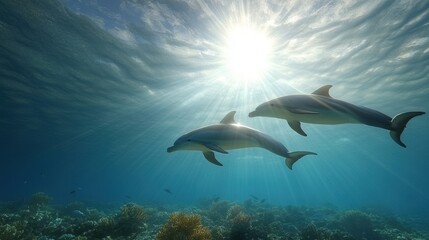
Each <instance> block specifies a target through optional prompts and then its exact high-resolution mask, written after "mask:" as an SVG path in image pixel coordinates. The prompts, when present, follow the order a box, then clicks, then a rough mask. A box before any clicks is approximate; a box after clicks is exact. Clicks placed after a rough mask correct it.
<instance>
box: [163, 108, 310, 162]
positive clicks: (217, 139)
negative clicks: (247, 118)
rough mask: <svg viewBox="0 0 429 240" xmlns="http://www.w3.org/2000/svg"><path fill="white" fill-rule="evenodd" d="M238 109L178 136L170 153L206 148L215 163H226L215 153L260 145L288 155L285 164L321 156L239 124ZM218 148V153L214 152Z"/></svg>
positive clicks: (281, 154) (206, 156)
mask: <svg viewBox="0 0 429 240" xmlns="http://www.w3.org/2000/svg"><path fill="white" fill-rule="evenodd" d="M234 115H235V111H232V112H230V113H228V114H227V115H226V116H225V117H224V118H223V119H222V121H221V122H220V124H214V125H210V126H207V127H202V128H199V129H196V130H194V131H191V132H189V133H186V134H185V135H183V136H181V137H180V138H178V139H177V140H176V141H175V142H174V145H173V146H172V147H169V148H168V149H167V152H174V151H179V150H194V151H202V152H203V155H204V157H205V158H206V159H207V160H208V161H209V162H211V163H213V164H215V165H218V166H222V164H221V163H220V162H219V161H218V160H217V159H216V158H215V155H214V152H220V153H228V152H227V151H226V150H232V149H240V148H250V147H259V148H264V149H266V150H268V151H270V152H272V153H274V154H277V155H279V156H282V157H285V158H286V160H285V163H286V165H287V166H288V167H289V169H292V165H293V164H294V163H295V162H296V161H298V160H299V159H300V158H302V157H304V156H305V155H309V154H312V155H317V154H316V153H313V152H307V151H298V152H289V151H288V150H287V148H286V147H285V146H284V145H283V144H281V143H280V142H278V141H276V140H274V139H273V138H272V137H270V136H268V135H266V134H264V133H262V132H260V131H258V130H256V129H253V128H250V127H246V126H243V125H240V124H237V123H236V122H235V120H234ZM213 151H214V152H213Z"/></svg>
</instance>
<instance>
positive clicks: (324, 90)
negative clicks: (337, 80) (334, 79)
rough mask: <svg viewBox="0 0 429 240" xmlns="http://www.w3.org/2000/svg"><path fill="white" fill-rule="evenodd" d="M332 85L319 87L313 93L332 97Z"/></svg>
mask: <svg viewBox="0 0 429 240" xmlns="http://www.w3.org/2000/svg"><path fill="white" fill-rule="evenodd" d="M331 87H332V85H325V86H323V87H321V88H319V89H317V90H316V91H314V92H313V93H312V94H314V95H319V96H325V97H331V95H329V89H331Z"/></svg>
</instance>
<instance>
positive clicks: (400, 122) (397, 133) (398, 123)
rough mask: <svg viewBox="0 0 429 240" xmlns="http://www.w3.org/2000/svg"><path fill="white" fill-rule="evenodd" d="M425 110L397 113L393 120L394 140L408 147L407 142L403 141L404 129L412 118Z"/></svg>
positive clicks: (392, 132) (392, 131)
mask: <svg viewBox="0 0 429 240" xmlns="http://www.w3.org/2000/svg"><path fill="white" fill-rule="evenodd" d="M423 114H425V112H406V113H401V114H398V115H396V116H395V117H394V118H393V119H392V122H391V127H392V130H390V137H392V139H393V141H395V142H396V143H397V144H399V145H400V146H401V147H406V146H405V144H404V143H403V142H402V141H401V134H402V132H403V131H404V129H405V127H406V125H407V123H408V121H410V119H411V118H413V117H417V116H419V115H423Z"/></svg>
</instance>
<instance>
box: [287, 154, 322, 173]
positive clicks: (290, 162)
mask: <svg viewBox="0 0 429 240" xmlns="http://www.w3.org/2000/svg"><path fill="white" fill-rule="evenodd" d="M306 155H317V153H314V152H307V151H297V152H290V153H289V154H288V157H287V158H286V160H285V162H286V165H287V167H288V168H289V169H290V170H292V166H293V164H294V163H295V162H297V161H298V160H299V159H301V158H302V157H304V156H306Z"/></svg>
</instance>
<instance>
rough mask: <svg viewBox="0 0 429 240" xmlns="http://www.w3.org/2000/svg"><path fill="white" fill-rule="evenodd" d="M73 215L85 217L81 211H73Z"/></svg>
mask: <svg viewBox="0 0 429 240" xmlns="http://www.w3.org/2000/svg"><path fill="white" fill-rule="evenodd" d="M73 215H74V216H76V217H85V214H84V213H83V212H82V211H80V210H77V209H76V210H73Z"/></svg>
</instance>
